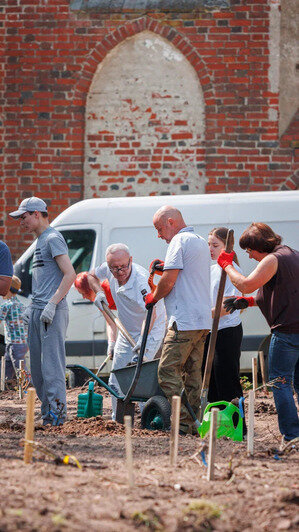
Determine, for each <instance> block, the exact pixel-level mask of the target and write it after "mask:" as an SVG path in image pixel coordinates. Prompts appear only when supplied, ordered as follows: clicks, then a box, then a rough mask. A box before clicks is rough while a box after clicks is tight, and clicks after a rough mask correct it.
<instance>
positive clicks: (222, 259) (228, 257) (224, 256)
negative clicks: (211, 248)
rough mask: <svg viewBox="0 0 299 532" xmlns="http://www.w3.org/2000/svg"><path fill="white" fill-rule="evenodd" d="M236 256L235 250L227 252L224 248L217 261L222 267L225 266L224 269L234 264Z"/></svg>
mask: <svg viewBox="0 0 299 532" xmlns="http://www.w3.org/2000/svg"><path fill="white" fill-rule="evenodd" d="M234 257H235V252H234V251H232V252H231V253H227V252H226V251H224V249H223V250H222V251H221V253H220V255H219V257H218V260H217V262H218V264H219V266H221V268H223V270H225V268H226V266H231V265H232V263H233V260H234Z"/></svg>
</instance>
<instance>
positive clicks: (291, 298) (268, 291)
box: [256, 246, 299, 333]
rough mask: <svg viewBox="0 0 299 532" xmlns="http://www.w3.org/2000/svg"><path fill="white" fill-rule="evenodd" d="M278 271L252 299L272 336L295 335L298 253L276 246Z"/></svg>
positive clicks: (298, 318) (298, 308)
mask: <svg viewBox="0 0 299 532" xmlns="http://www.w3.org/2000/svg"><path fill="white" fill-rule="evenodd" d="M272 254H273V255H274V256H275V257H276V258H277V260H278V268H277V272H276V274H275V275H273V277H272V279H270V281H268V282H267V283H266V284H264V286H262V287H261V288H260V289H259V290H258V292H257V295H256V303H257V305H258V306H259V308H260V309H261V311H262V313H263V314H264V316H265V318H266V320H267V322H268V323H269V325H270V327H271V330H272V331H273V332H275V331H279V332H284V333H299V251H296V250H295V249H291V248H289V247H288V246H276V248H275V249H274V251H273V253H272Z"/></svg>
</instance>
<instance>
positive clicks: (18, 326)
mask: <svg viewBox="0 0 299 532" xmlns="http://www.w3.org/2000/svg"><path fill="white" fill-rule="evenodd" d="M25 308H26V307H25V306H24V305H23V303H21V301H19V299H18V298H17V297H16V296H15V297H12V298H11V299H7V300H5V303H4V304H2V305H1V306H0V320H3V321H4V335H5V344H6V345H8V344H26V342H27V334H28V333H27V327H26V325H25V324H24V321H23V318H22V314H23V312H24V310H25Z"/></svg>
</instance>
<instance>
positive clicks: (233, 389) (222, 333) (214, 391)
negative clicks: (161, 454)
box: [203, 227, 243, 403]
mask: <svg viewBox="0 0 299 532" xmlns="http://www.w3.org/2000/svg"><path fill="white" fill-rule="evenodd" d="M227 233H228V229H227V228H226V227H217V228H214V229H212V231H211V232H210V233H209V237H208V244H209V248H210V253H211V258H212V260H215V261H216V260H217V259H218V257H219V255H220V253H221V251H222V250H224V248H225V242H226V237H227ZM233 261H234V262H233V264H234V268H235V269H236V271H238V272H239V273H242V272H241V269H240V267H239V262H238V259H237V255H236V254H234V258H233ZM221 272H222V269H221V267H220V266H219V265H218V264H217V263H216V264H214V265H213V266H212V267H211V301H212V307H213V308H212V316H213V317H214V311H215V304H216V299H217V294H218V288H219V283H220V277H221ZM241 295H242V294H241V292H240V291H239V290H238V289H237V288H236V287H235V286H234V285H233V284H232V283H231V281H230V279H229V278H228V277H227V279H226V283H225V289H224V299H227V298H231V297H232V296H233V299H235V298H236V297H238V296H241ZM242 338H243V329H242V323H241V318H240V311H239V310H237V311H236V312H234V314H233V315H231V314H230V312H229V311H226V310H225V309H224V308H222V310H221V315H220V320H219V326H218V334H217V340H216V346H215V355H214V361H213V366H212V373H211V380H210V386H209V394H208V400H209V402H210V403H214V402H216V401H232V399H236V398H237V397H238V398H240V397H242V395H243V392H242V386H241V384H240V357H241V342H242ZM209 341H210V334H209V335H208V337H207V339H206V343H205V351H204V360H205V359H206V356H207V352H208V347H209ZM203 370H204V364H203Z"/></svg>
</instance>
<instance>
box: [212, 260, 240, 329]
mask: <svg viewBox="0 0 299 532" xmlns="http://www.w3.org/2000/svg"><path fill="white" fill-rule="evenodd" d="M234 268H236V270H237V271H238V272H239V273H242V270H241V268H239V266H238V265H237V264H236V263H235V262H234ZM221 272H222V268H221V266H219V264H214V265H213V266H212V267H211V299H212V308H213V307H215V305H216V299H217V294H218V288H219V283H220V277H221ZM241 295H242V294H241V292H240V291H239V290H238V289H237V288H236V287H235V286H234V285H233V283H232V282H231V280H230V278H229V276H228V275H227V276H226V282H225V288H224V294H223V297H233V296H235V297H239V296H241ZM240 323H241V318H240V311H239V310H235V312H233V313H232V314H226V316H221V318H220V320H219V326H218V330H219V329H227V327H236V326H237V325H239V324H240Z"/></svg>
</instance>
